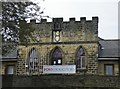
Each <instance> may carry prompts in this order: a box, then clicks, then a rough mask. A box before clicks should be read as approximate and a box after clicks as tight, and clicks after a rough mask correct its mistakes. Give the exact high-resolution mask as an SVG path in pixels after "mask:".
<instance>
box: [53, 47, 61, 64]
mask: <svg viewBox="0 0 120 89" xmlns="http://www.w3.org/2000/svg"><path fill="white" fill-rule="evenodd" d="M51 64H52V65H62V52H61V50H60V48H59V47H56V48H55V49H54V50H53V52H52V55H51Z"/></svg>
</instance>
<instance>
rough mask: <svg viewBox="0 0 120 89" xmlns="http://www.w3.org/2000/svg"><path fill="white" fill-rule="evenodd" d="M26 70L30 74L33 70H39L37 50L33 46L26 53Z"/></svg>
mask: <svg viewBox="0 0 120 89" xmlns="http://www.w3.org/2000/svg"><path fill="white" fill-rule="evenodd" d="M27 64H28V72H29V73H30V74H33V73H35V72H38V71H39V66H38V64H39V56H38V52H37V50H36V49H35V48H32V49H31V50H30V51H29V53H28V61H27Z"/></svg>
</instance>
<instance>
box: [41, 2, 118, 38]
mask: <svg viewBox="0 0 120 89" xmlns="http://www.w3.org/2000/svg"><path fill="white" fill-rule="evenodd" d="M118 1H119V0H45V1H44V3H43V4H42V5H43V6H42V7H45V10H44V12H45V13H44V14H45V15H49V16H50V17H63V18H64V21H68V20H69V18H70V17H75V18H76V21H79V20H80V17H86V19H87V20H91V19H92V16H98V17H99V24H98V26H99V28H98V32H99V37H101V38H104V39H117V38H118ZM48 21H51V20H50V19H48Z"/></svg>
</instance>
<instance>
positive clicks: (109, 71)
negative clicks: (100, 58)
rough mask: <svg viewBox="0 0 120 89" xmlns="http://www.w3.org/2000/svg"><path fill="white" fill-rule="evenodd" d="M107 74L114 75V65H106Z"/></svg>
mask: <svg viewBox="0 0 120 89" xmlns="http://www.w3.org/2000/svg"><path fill="white" fill-rule="evenodd" d="M105 73H106V75H113V65H106V66H105Z"/></svg>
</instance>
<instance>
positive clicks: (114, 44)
mask: <svg viewBox="0 0 120 89" xmlns="http://www.w3.org/2000/svg"><path fill="white" fill-rule="evenodd" d="M99 44H100V46H101V47H100V49H99V55H98V56H99V58H118V57H120V47H119V45H120V39H117V40H103V39H100V40H99Z"/></svg>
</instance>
